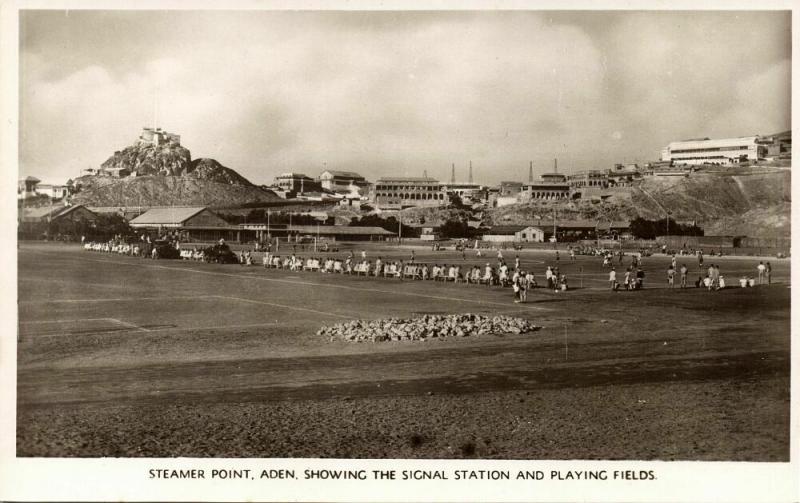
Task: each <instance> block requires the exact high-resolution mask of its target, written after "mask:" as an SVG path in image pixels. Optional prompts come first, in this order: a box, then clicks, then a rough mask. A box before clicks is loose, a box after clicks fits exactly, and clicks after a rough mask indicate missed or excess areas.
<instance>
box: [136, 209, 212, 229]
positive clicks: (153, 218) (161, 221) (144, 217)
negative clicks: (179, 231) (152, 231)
mask: <svg viewBox="0 0 800 503" xmlns="http://www.w3.org/2000/svg"><path fill="white" fill-rule="evenodd" d="M205 209H206V208H205V207H200V206H192V207H186V208H182V207H177V208H153V209H149V210H147V211H145V212H144V213H142V214H141V215H139V216H138V217H136V218H134V219H133V220H131V222H130V223H131V224H138V225H169V224H181V223H183V222H185V221H187V220H189V219H190V218H192V217H193V216H195V215H197V214H198V213H200V212H201V211H203V210H205Z"/></svg>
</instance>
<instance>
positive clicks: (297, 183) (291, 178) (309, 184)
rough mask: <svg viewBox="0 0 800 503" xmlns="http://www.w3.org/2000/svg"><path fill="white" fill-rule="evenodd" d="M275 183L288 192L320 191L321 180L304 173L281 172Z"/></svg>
mask: <svg viewBox="0 0 800 503" xmlns="http://www.w3.org/2000/svg"><path fill="white" fill-rule="evenodd" d="M275 185H276V186H278V187H280V188H281V190H284V191H286V192H299V193H303V192H319V191H320V190H321V189H322V186H321V185H320V182H318V181H316V180H314V179H313V178H311V177H310V176H307V175H304V174H303V173H281V174H280V175H278V176H276V177H275Z"/></svg>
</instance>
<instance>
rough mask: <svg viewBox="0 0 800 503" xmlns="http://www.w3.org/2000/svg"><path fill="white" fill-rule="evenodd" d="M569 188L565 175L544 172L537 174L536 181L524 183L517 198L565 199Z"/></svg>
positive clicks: (524, 199) (525, 199) (527, 199)
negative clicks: (537, 179)
mask: <svg viewBox="0 0 800 503" xmlns="http://www.w3.org/2000/svg"><path fill="white" fill-rule="evenodd" d="M569 190H570V189H569V184H568V183H567V177H566V175H562V174H561V173H544V174H542V175H541V176H539V181H538V182H533V183H527V184H524V185H523V186H522V191H521V192H520V195H519V198H520V199H521V200H523V201H530V200H532V199H567V198H568V197H569Z"/></svg>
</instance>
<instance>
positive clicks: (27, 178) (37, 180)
mask: <svg viewBox="0 0 800 503" xmlns="http://www.w3.org/2000/svg"><path fill="white" fill-rule="evenodd" d="M20 182H36V183H39V182H41V180H39V179H38V178H36V177H35V176H26V177H25V178H23V179H22V180H20Z"/></svg>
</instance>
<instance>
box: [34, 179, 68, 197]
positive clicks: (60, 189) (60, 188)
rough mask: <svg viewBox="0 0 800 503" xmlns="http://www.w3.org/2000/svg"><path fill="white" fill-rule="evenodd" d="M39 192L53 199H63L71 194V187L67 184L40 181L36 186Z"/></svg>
mask: <svg viewBox="0 0 800 503" xmlns="http://www.w3.org/2000/svg"><path fill="white" fill-rule="evenodd" d="M36 193H37V194H44V195H46V196H48V197H50V198H51V199H63V198H64V197H66V196H68V195H69V187H67V186H66V185H54V184H51V183H40V184H38V185H37V186H36Z"/></svg>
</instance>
